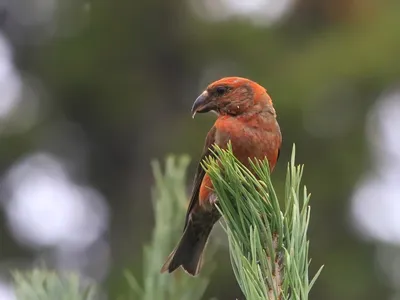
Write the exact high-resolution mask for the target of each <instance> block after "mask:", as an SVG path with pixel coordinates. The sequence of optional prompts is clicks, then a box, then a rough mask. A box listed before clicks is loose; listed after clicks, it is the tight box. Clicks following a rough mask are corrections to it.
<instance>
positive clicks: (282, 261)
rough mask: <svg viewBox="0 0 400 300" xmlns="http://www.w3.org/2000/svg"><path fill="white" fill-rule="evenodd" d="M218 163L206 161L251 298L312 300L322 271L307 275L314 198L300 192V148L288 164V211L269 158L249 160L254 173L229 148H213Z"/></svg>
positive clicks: (239, 275) (239, 271)
mask: <svg viewBox="0 0 400 300" xmlns="http://www.w3.org/2000/svg"><path fill="white" fill-rule="evenodd" d="M213 152H214V154H216V157H218V159H213V158H211V157H209V158H206V159H205V161H204V164H203V166H204V168H205V170H206V172H207V173H208V174H209V176H210V177H211V179H212V182H213V185H214V188H215V191H216V193H217V195H218V208H219V210H220V212H221V214H222V215H223V219H224V220H225V223H226V225H225V227H224V228H225V230H226V232H227V234H228V239H229V244H230V256H231V261H232V267H233V270H234V273H235V276H236V279H237V281H238V284H239V286H240V287H241V289H242V291H243V293H244V295H245V296H246V298H247V299H248V300H258V299H260V300H261V299H262V300H265V299H275V300H278V299H279V300H280V299H285V300H286V299H290V300H298V299H301V300H307V299H308V294H309V292H310V289H311V287H312V285H313V284H314V282H315V280H316V279H317V277H318V275H319V274H320V272H321V270H322V267H321V269H320V270H319V271H318V272H317V274H316V275H315V276H314V278H313V279H312V280H311V281H310V280H309V277H308V267H309V259H308V246H309V242H308V240H307V229H308V223H309V219H310V207H309V205H308V201H309V198H310V196H309V195H308V194H307V190H306V188H305V187H304V193H300V180H301V176H302V173H303V167H302V166H296V165H295V147H294V146H293V152H292V159H291V161H290V163H289V165H288V170H287V178H286V189H285V199H284V209H283V210H282V209H281V207H280V203H279V201H278V197H277V195H276V193H275V190H274V188H273V185H272V182H271V178H270V171H269V165H268V162H267V161H266V160H263V161H260V160H256V161H250V165H251V168H252V170H253V172H250V170H249V169H248V168H246V167H245V166H244V165H243V164H242V163H241V162H240V161H238V160H237V159H236V157H235V156H234V155H233V152H232V147H231V145H230V144H229V145H228V149H227V150H223V149H221V148H219V147H215V148H214V149H213Z"/></svg>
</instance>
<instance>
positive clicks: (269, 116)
mask: <svg viewBox="0 0 400 300" xmlns="http://www.w3.org/2000/svg"><path fill="white" fill-rule="evenodd" d="M209 111H212V112H214V113H216V114H217V116H218V117H217V120H216V122H215V124H214V126H213V127H212V128H211V130H210V131H209V132H208V134H207V137H206V141H205V146H204V149H203V154H202V156H201V160H203V159H204V158H205V157H206V156H209V155H212V153H211V151H210V147H211V146H212V145H213V144H216V145H218V146H219V147H221V148H226V147H227V143H228V142H229V141H231V144H232V151H233V154H234V155H235V156H236V157H237V159H239V160H240V162H242V163H243V164H244V165H245V166H246V167H248V168H250V166H249V158H252V159H254V158H257V159H264V158H267V159H268V162H269V166H270V170H271V171H272V170H273V169H274V167H275V164H276V162H277V160H278V157H279V151H280V147H281V143H282V135H281V131H280V128H279V125H278V122H277V120H276V112H275V109H274V107H273V105H272V100H271V97H270V96H269V95H268V93H267V91H266V89H265V88H263V87H262V86H261V85H259V84H257V83H255V82H253V81H251V80H249V79H245V78H240V77H227V78H222V79H220V80H218V81H216V82H214V83H212V84H210V85H209V86H208V87H207V89H206V90H205V91H204V92H203V93H202V94H201V95H200V96H199V97H198V98H197V99H196V101H195V102H194V104H193V107H192V115H193V117H194V116H195V114H196V113H205V112H209ZM201 160H200V161H201ZM216 200H217V197H216V194H215V193H214V191H213V185H212V182H211V179H210V177H209V176H208V175H207V174H206V173H205V171H204V170H203V168H202V166H201V165H200V163H199V165H198V167H197V172H196V175H195V178H194V186H193V191H192V194H191V199H190V204H189V206H188V210H187V214H186V221H185V226H184V231H183V235H182V238H181V240H180V241H179V243H178V245H177V247H176V248H175V250H173V251H172V253H171V254H170V255H169V256H168V258H167V260H166V262H165V264H164V265H163V267H162V269H161V272H165V271H168V272H169V273H171V272H173V271H174V270H176V269H177V268H179V267H180V266H182V268H183V269H184V270H185V271H186V272H187V273H189V274H191V275H193V276H195V275H197V274H198V273H199V271H200V268H201V260H202V256H203V252H204V249H205V246H206V244H207V240H208V237H209V235H210V232H211V230H212V228H213V226H214V224H215V223H216V222H217V221H218V220H219V218H220V217H221V216H220V213H219V212H218V210H217V208H216V207H215V205H214V204H215V202H216Z"/></svg>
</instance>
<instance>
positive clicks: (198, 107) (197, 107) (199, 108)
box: [191, 91, 213, 118]
mask: <svg viewBox="0 0 400 300" xmlns="http://www.w3.org/2000/svg"><path fill="white" fill-rule="evenodd" d="M211 106H212V105H210V99H209V97H208V92H207V91H204V92H203V93H202V94H201V95H200V96H199V97H197V99H196V100H195V101H194V103H193V106H192V110H191V112H192V118H194V117H195V116H196V113H205V112H208V111H210V110H212V109H213V108H212V107H211Z"/></svg>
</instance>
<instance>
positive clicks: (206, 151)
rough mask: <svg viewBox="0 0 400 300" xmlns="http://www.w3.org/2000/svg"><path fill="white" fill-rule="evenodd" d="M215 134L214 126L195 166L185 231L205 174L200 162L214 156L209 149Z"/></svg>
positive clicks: (197, 199)
mask: <svg viewBox="0 0 400 300" xmlns="http://www.w3.org/2000/svg"><path fill="white" fill-rule="evenodd" d="M215 132H216V128H215V126H213V127H212V128H211V130H210V131H209V132H208V134H207V137H206V141H205V145H204V149H203V153H202V155H201V158H200V161H199V164H198V165H197V171H196V175H195V177H194V181H193V190H192V195H191V197H190V203H189V206H188V209H187V212H186V220H185V227H184V229H183V230H185V229H186V226H187V224H188V221H189V215H190V212H191V211H192V209H193V207H194V206H195V205H196V203H197V202H198V201H199V192H200V186H201V183H202V181H203V178H204V175H205V174H206V172H205V171H204V169H203V167H202V166H201V164H200V162H202V161H203V159H204V158H205V157H207V156H210V155H211V156H214V155H213V153H212V152H211V151H210V147H211V146H212V144H214V142H215Z"/></svg>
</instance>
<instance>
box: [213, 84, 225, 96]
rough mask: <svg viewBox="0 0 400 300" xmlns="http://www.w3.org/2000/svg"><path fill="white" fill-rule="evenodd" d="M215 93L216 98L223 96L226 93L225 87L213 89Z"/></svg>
mask: <svg viewBox="0 0 400 300" xmlns="http://www.w3.org/2000/svg"><path fill="white" fill-rule="evenodd" d="M215 91H216V92H217V94H218V96H222V95H223V94H225V92H226V87H224V86H219V87H217V88H216V89H215Z"/></svg>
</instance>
